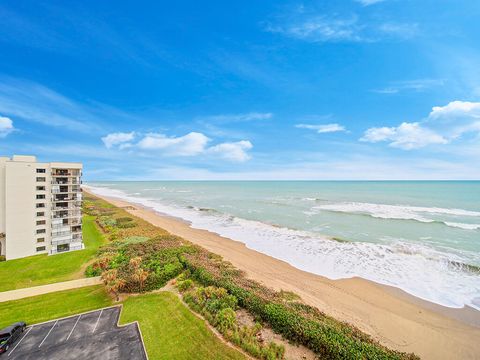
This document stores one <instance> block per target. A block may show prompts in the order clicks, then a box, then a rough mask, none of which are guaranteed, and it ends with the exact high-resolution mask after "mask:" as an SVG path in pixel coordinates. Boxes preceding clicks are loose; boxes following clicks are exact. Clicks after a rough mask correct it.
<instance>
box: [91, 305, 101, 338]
mask: <svg viewBox="0 0 480 360" xmlns="http://www.w3.org/2000/svg"><path fill="white" fill-rule="evenodd" d="M102 313H103V309H102V310H101V311H100V315H98V319H97V322H96V323H95V327H94V328H93V331H92V333H94V332H95V330H97V325H98V322H99V321H100V316H102Z"/></svg>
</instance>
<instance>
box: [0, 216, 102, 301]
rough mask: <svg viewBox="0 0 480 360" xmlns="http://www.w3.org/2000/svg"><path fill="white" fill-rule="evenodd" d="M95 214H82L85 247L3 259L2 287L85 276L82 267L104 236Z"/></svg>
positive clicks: (10, 287)
mask: <svg viewBox="0 0 480 360" xmlns="http://www.w3.org/2000/svg"><path fill="white" fill-rule="evenodd" d="M95 219H96V218H95V217H94V216H84V217H83V227H82V229H83V241H84V244H85V249H84V250H77V251H72V252H66V253H62V254H57V255H54V256H48V255H46V254H43V255H35V256H29V257H26V258H21V259H15V260H9V261H3V262H0V279H2V281H1V282H0V291H7V290H13V289H20V288H27V287H31V286H37V285H44V284H51V283H56V282H61V281H67V280H73V279H77V278H81V277H84V276H85V275H84V272H83V271H82V267H83V266H84V265H85V264H86V263H88V261H90V260H92V259H93V257H94V256H95V254H96V253H97V250H98V248H99V247H100V246H101V245H102V244H103V243H104V237H103V235H102V233H101V232H100V231H99V229H98V227H97V226H96V224H95Z"/></svg>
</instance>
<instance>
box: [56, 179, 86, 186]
mask: <svg viewBox="0 0 480 360" xmlns="http://www.w3.org/2000/svg"><path fill="white" fill-rule="evenodd" d="M81 184H82V181H81V180H73V179H71V180H70V181H69V180H58V179H57V180H52V185H81Z"/></svg>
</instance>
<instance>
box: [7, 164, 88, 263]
mask: <svg viewBox="0 0 480 360" xmlns="http://www.w3.org/2000/svg"><path fill="white" fill-rule="evenodd" d="M81 176H82V164H80V163H62V162H51V163H40V162H37V160H36V158H35V156H22V155H14V156H13V157H12V158H8V157H0V254H1V255H4V256H5V257H6V259H7V260H10V259H17V258H21V257H25V256H31V255H36V254H50V255H53V254H57V253H60V252H65V251H72V250H81V249H83V248H84V246H83V241H82V208H81V206H82V190H81Z"/></svg>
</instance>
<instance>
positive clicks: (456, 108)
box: [429, 100, 480, 119]
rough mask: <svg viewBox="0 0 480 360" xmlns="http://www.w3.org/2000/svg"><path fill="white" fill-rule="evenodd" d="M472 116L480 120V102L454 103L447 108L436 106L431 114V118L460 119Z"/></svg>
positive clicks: (446, 106)
mask: <svg viewBox="0 0 480 360" xmlns="http://www.w3.org/2000/svg"><path fill="white" fill-rule="evenodd" d="M464 115H467V116H472V117H474V118H477V119H480V102H469V101H458V100H457V101H452V102H450V103H448V104H447V105H445V106H434V107H433V108H432V111H431V112H430V115H429V117H431V118H439V117H445V116H448V117H458V116H464Z"/></svg>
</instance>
